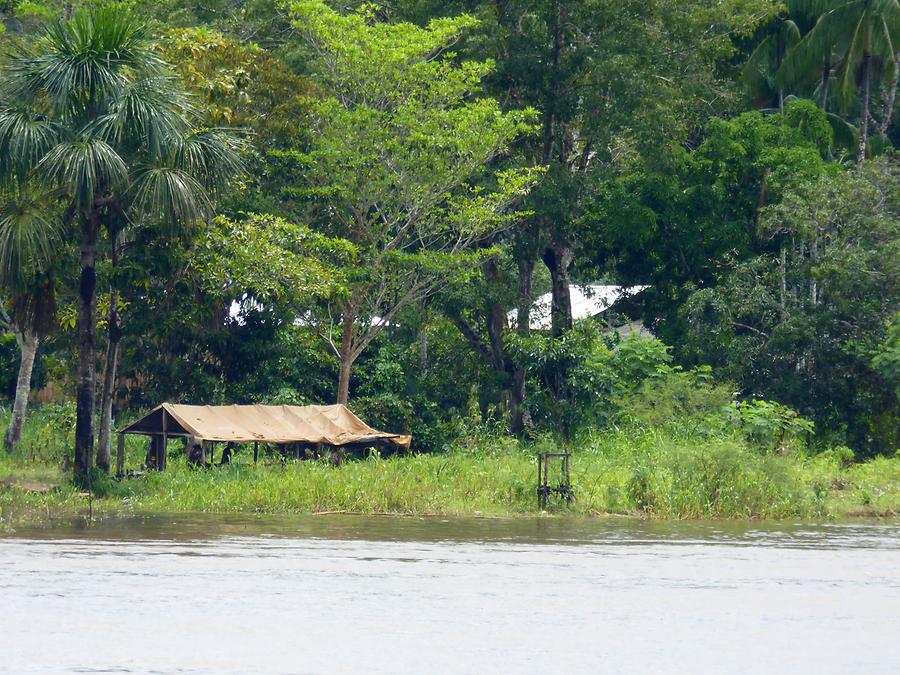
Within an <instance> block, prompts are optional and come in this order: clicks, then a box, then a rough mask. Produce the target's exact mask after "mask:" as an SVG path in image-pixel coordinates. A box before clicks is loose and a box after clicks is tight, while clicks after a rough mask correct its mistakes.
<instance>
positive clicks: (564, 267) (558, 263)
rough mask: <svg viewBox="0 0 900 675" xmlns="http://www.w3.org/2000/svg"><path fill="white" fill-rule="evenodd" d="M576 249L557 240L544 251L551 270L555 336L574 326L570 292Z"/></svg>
mask: <svg viewBox="0 0 900 675" xmlns="http://www.w3.org/2000/svg"><path fill="white" fill-rule="evenodd" d="M573 254H574V251H573V247H572V245H571V244H569V243H568V242H566V243H561V242H556V243H554V244H553V245H552V246H550V247H549V248H547V249H546V250H545V251H544V256H543V260H544V264H545V265H546V266H547V269H548V270H550V278H551V281H552V284H553V285H552V293H553V302H552V305H551V320H552V334H553V337H559V336H560V335H562V334H563V333H565V332H566V331H567V330H569V329H570V328H572V298H571V296H570V294H569V265H570V264H572V257H573Z"/></svg>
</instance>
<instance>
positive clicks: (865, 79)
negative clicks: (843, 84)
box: [856, 52, 871, 162]
mask: <svg viewBox="0 0 900 675" xmlns="http://www.w3.org/2000/svg"><path fill="white" fill-rule="evenodd" d="M870 61H871V56H870V55H869V52H864V53H863V58H862V88H863V89H862V100H861V101H860V111H859V150H858V151H857V154H856V161H857V162H863V161H864V160H865V159H866V145H867V141H868V135H869V92H870V89H871V78H870V76H869V69H870V67H871V64H870Z"/></svg>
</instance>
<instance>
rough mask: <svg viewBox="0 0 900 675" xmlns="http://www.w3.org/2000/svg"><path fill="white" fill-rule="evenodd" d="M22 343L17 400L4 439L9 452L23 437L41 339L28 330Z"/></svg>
mask: <svg viewBox="0 0 900 675" xmlns="http://www.w3.org/2000/svg"><path fill="white" fill-rule="evenodd" d="M20 343H21V344H20V347H21V351H22V355H21V358H20V360H19V377H18V378H17V379H16V398H15V401H14V402H13V409H12V417H10V420H9V428H8V429H7V430H6V435H5V436H4V437H3V446H4V447H5V448H6V450H7V452H12V451H13V450H15V448H16V446H17V445H18V444H19V439H21V437H22V425H23V424H24V422H25V413H26V412H27V410H28V395H29V394H30V393H31V372H32V370H33V369H34V359H35V356H36V355H37V350H38V345H39V343H40V338H38V336H37V333H36V332H34V331H32V330H26V331H24V332H23V333H22V335H21V340H20Z"/></svg>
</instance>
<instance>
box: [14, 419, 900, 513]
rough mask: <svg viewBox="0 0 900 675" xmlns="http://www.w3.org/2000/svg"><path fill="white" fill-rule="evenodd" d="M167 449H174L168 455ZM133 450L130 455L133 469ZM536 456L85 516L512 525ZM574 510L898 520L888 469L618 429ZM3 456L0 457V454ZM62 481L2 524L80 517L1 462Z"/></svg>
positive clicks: (176, 491) (21, 503)
mask: <svg viewBox="0 0 900 675" xmlns="http://www.w3.org/2000/svg"><path fill="white" fill-rule="evenodd" d="M173 445H174V444H173ZM138 451H139V448H137V447H135V448H132V449H130V451H129V462H130V463H134V462H135V461H137V460H136V455H137V453H138ZM534 451H535V447H534V446H526V445H522V444H519V443H518V442H515V441H512V440H509V439H503V438H478V439H469V440H468V442H466V443H461V444H458V446H457V447H456V448H455V449H454V450H452V451H450V452H448V453H446V454H436V455H413V456H408V457H391V458H377V457H374V456H373V457H370V458H368V459H362V460H350V461H347V462H345V463H344V464H343V465H341V466H332V465H331V464H328V463H326V462H322V461H289V462H286V463H283V462H281V461H280V460H279V459H277V458H275V457H269V458H266V459H265V461H262V462H261V463H260V464H258V465H253V464H252V458H251V457H250V454H249V453H247V452H246V451H245V452H243V453H238V455H237V457H236V461H235V462H234V463H233V464H232V465H230V466H225V467H216V468H212V469H206V470H191V469H189V468H188V467H187V466H186V464H185V462H184V459H183V457H182V456H181V455H180V453H177V452H174V448H173V452H172V455H171V459H170V466H169V470H168V471H166V472H165V473H150V474H147V475H144V476H141V477H137V478H132V479H128V480H123V481H120V482H118V481H114V480H111V479H106V478H103V477H99V478H98V480H97V481H96V483H95V484H94V489H93V496H92V498H91V502H92V503H91V507H92V509H93V513H94V515H95V516H96V515H101V516H102V515H103V514H109V513H141V512H148V513H149V512H211V513H217V512H221V513H236V512H246V513H254V512H259V513H322V512H334V511H340V512H354V513H392V514H410V515H423V514H441V515H485V516H515V515H524V514H534V513H537V512H538V508H537V500H536V495H535V481H536V478H535V476H536V463H535V459H534ZM573 453H574V454H573V460H572V481H573V486H574V490H575V495H576V499H575V502H574V504H571V505H565V504H562V505H556V506H555V508H554V509H553V511H555V512H558V513H575V514H583V515H599V514H621V515H630V516H641V517H647V518H775V519H777V518H844V517H853V516H866V517H893V516H894V515H895V514H900V458H879V459H875V460H872V461H869V462H865V463H852V462H849V461H848V457H847V456H846V454H845V453H842V452H840V451H831V452H825V453H819V454H816V455H807V454H804V453H803V452H801V451H800V450H798V449H792V448H782V449H779V450H777V451H770V452H760V451H759V450H758V449H755V448H753V447H751V446H750V445H748V444H747V443H746V442H745V441H743V440H741V439H740V438H737V437H733V438H691V437H679V435H678V434H673V433H671V432H663V431H653V430H651V431H642V432H628V433H626V432H616V433H610V434H604V435H602V436H598V437H596V438H593V439H587V440H583V441H582V443H581V445H580V446H579V447H576V448H574V450H573ZM0 454H2V453H0ZM10 477H15V478H17V479H18V480H19V481H20V482H21V481H22V480H23V479H29V480H32V481H42V482H50V483H60V484H61V487H59V488H57V489H54V490H52V491H50V492H48V493H46V494H36V493H33V492H29V491H27V490H26V489H23V488H22V487H21V486H20V485H16V484H13V485H8V486H6V487H2V486H0V521H2V522H3V523H4V524H5V527H6V528H9V527H14V526H15V525H16V524H17V523H40V522H51V521H53V520H59V519H66V518H70V517H72V516H80V515H85V514H87V512H88V508H89V504H88V502H89V499H88V497H87V496H85V495H84V493H81V494H80V493H79V492H78V491H77V490H76V489H75V488H74V487H71V486H69V485H68V484H66V482H65V481H66V478H65V476H64V475H63V474H62V472H61V471H60V469H59V468H57V467H56V466H54V465H52V464H50V463H47V462H46V461H44V460H42V459H41V458H40V457H37V456H34V455H32V456H31V457H30V458H29V457H27V456H26V455H23V454H17V455H16V456H13V457H8V456H5V455H4V456H3V457H2V458H0V479H3V478H7V479H9V478H10Z"/></svg>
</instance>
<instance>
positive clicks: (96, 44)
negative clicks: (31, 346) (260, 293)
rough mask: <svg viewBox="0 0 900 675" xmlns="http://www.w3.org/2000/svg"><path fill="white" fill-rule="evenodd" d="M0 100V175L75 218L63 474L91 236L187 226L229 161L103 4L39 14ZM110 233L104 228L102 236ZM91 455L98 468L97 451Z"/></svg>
mask: <svg viewBox="0 0 900 675" xmlns="http://www.w3.org/2000/svg"><path fill="white" fill-rule="evenodd" d="M3 84H4V87H3V94H2V99H0V100H2V104H0V120H2V124H0V156H3V157H4V158H5V162H4V172H9V171H16V172H19V173H20V174H27V175H29V176H31V177H33V179H34V180H36V181H39V182H41V183H42V184H44V185H46V186H47V187H49V188H51V189H54V190H58V191H59V192H60V193H61V194H62V195H63V198H64V199H65V200H66V202H67V204H66V210H65V217H64V220H65V223H66V225H67V226H68V225H69V224H70V223H73V222H74V223H77V224H78V228H77V229H78V234H77V237H78V241H79V249H80V258H81V261H80V267H81V271H80V282H79V313H78V385H77V395H76V398H77V400H76V405H77V424H76V434H75V436H76V443H75V475H76V478H81V477H83V476H84V475H85V474H86V472H87V471H88V470H89V468H90V466H91V462H92V450H93V441H94V433H93V429H94V396H95V387H96V375H95V360H96V344H95V343H96V299H97V292H96V286H97V278H96V264H97V255H98V239H99V237H100V235H101V234H102V232H103V231H104V230H105V231H107V232H109V233H113V232H115V231H118V230H121V229H122V228H124V227H126V226H128V225H134V224H138V225H140V224H143V223H146V222H152V221H163V222H166V223H169V224H171V225H172V226H175V227H182V228H184V227H191V226H192V225H193V224H194V223H196V222H197V221H199V220H201V219H203V218H205V217H207V216H208V214H209V213H210V210H211V207H210V202H209V198H208V195H207V188H209V187H215V186H219V185H222V184H223V182H224V181H225V180H227V179H228V178H229V177H231V176H233V175H234V174H235V173H236V172H237V171H238V168H239V164H238V160H237V156H236V153H235V145H234V142H233V141H232V140H231V139H230V138H229V137H228V136H226V135H225V134H223V133H221V132H219V131H217V130H215V129H203V128H198V127H197V126H195V124H196V114H195V111H194V110H193V109H192V107H191V106H190V105H189V103H188V101H187V100H186V98H185V97H184V95H183V93H182V91H181V90H180V88H179V87H178V86H177V84H176V82H175V80H174V78H173V76H172V75H171V74H170V73H169V71H168V69H167V67H166V65H165V64H164V63H163V62H162V61H161V60H160V59H159V57H157V56H156V55H155V54H154V53H153V51H152V50H151V47H150V44H149V42H148V41H147V39H146V37H145V33H144V29H143V28H142V27H141V24H140V22H139V21H138V20H137V19H135V18H134V17H132V16H128V15H126V14H123V13H121V12H118V11H116V10H115V9H99V10H94V11H90V12H77V13H75V15H74V16H73V18H72V19H71V20H69V21H59V22H56V23H50V24H48V25H47V26H46V28H45V29H44V32H43V33H42V35H41V37H40V38H39V39H38V41H37V42H36V43H35V44H34V45H33V46H29V47H23V48H20V49H17V50H16V52H15V53H14V54H13V55H12V56H11V58H10V59H9V61H8V63H7V64H6V68H5V72H4V82H3ZM111 239H112V240H115V236H114V235H113V236H111ZM98 464H99V465H100V466H101V467H102V468H108V464H109V459H108V455H107V456H101V457H100V458H99V461H98Z"/></svg>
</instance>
